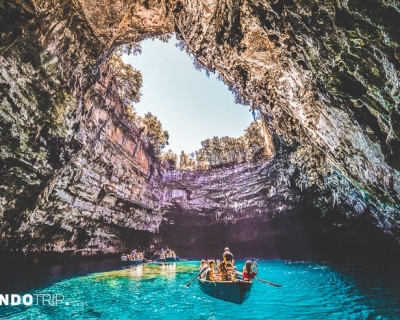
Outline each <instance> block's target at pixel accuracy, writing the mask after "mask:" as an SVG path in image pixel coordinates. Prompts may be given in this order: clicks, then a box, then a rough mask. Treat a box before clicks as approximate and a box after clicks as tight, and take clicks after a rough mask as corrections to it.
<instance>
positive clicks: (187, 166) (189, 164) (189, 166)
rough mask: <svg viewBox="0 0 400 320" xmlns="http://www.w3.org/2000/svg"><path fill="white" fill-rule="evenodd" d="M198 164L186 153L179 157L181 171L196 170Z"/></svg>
mask: <svg viewBox="0 0 400 320" xmlns="http://www.w3.org/2000/svg"><path fill="white" fill-rule="evenodd" d="M195 167H196V162H195V161H194V160H193V159H192V158H191V157H190V156H189V155H188V154H186V153H185V152H184V151H182V152H181V154H180V156H179V169H181V170H194V168H195Z"/></svg>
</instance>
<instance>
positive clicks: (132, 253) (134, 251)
mask: <svg viewBox="0 0 400 320" xmlns="http://www.w3.org/2000/svg"><path fill="white" fill-rule="evenodd" d="M135 258H136V249H133V250H132V252H131V259H132V260H134V259H135Z"/></svg>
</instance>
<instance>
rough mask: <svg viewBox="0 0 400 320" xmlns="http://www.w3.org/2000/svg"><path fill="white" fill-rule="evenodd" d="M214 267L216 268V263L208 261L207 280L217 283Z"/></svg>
mask: <svg viewBox="0 0 400 320" xmlns="http://www.w3.org/2000/svg"><path fill="white" fill-rule="evenodd" d="M214 266H215V261H214V260H208V268H207V271H206V280H209V281H215V277H214Z"/></svg>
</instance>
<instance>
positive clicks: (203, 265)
mask: <svg viewBox="0 0 400 320" xmlns="http://www.w3.org/2000/svg"><path fill="white" fill-rule="evenodd" d="M207 269H208V265H207V261H206V260H204V259H203V260H201V262H200V267H199V278H204V277H205V275H206V273H205V271H206V270H207Z"/></svg>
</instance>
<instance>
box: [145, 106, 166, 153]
mask: <svg viewBox="0 0 400 320" xmlns="http://www.w3.org/2000/svg"><path fill="white" fill-rule="evenodd" d="M143 125H144V128H145V130H144V131H145V133H146V135H147V137H148V139H149V143H150V145H151V146H152V148H153V150H154V153H155V154H156V155H159V154H160V153H161V150H162V149H164V147H165V146H166V145H168V139H169V133H168V131H166V130H163V128H162V124H161V122H160V120H158V119H157V117H156V116H155V115H153V114H152V113H151V112H147V113H146V114H145V115H144V117H143Z"/></svg>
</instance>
